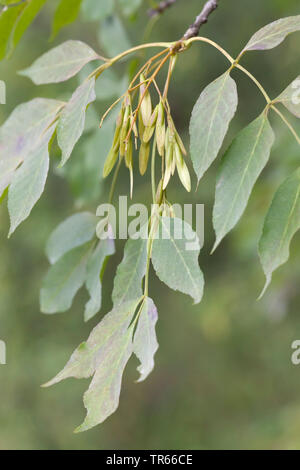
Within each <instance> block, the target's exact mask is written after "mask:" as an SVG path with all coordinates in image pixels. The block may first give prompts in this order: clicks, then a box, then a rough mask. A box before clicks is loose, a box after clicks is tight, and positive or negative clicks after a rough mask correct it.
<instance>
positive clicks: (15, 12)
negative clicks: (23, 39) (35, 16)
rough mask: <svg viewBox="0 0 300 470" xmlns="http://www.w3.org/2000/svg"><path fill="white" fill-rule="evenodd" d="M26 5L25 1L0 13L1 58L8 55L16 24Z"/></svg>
mask: <svg viewBox="0 0 300 470" xmlns="http://www.w3.org/2000/svg"><path fill="white" fill-rule="evenodd" d="M25 7H26V4H25V3H23V4H21V5H18V6H17V7H14V8H8V9H7V10H5V11H2V12H1V13H0V60H2V59H3V58H4V57H5V56H6V53H7V49H8V46H9V41H10V38H11V34H12V32H13V29H14V26H15V24H16V22H17V19H18V18H19V16H20V15H21V13H22V11H23V10H24V8H25Z"/></svg>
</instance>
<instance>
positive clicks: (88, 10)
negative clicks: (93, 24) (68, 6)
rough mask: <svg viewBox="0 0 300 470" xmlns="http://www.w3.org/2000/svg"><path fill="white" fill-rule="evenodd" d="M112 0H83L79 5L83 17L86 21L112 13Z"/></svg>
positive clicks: (100, 18)
mask: <svg viewBox="0 0 300 470" xmlns="http://www.w3.org/2000/svg"><path fill="white" fill-rule="evenodd" d="M114 9H115V3H114V1H113V0H84V2H83V3H82V6H81V10H82V14H83V18H84V19H85V20H86V21H98V20H103V19H104V18H107V17H108V16H110V15H112V14H113V11H114Z"/></svg>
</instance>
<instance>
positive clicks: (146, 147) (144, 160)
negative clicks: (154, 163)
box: [139, 142, 150, 175]
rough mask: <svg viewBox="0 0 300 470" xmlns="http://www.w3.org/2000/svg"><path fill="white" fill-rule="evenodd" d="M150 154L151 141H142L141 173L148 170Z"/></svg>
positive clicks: (140, 155)
mask: <svg viewBox="0 0 300 470" xmlns="http://www.w3.org/2000/svg"><path fill="white" fill-rule="evenodd" d="M149 155H150V143H147V144H145V143H144V142H142V145H141V147H140V153H139V169H140V173H141V175H144V174H145V173H146V170H147V166H148V161H149Z"/></svg>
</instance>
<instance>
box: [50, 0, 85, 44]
mask: <svg viewBox="0 0 300 470" xmlns="http://www.w3.org/2000/svg"><path fill="white" fill-rule="evenodd" d="M81 2H82V0H60V3H59V5H58V7H57V9H56V11H55V15H54V20H53V25H52V34H51V39H54V38H55V36H56V35H57V33H58V32H59V31H60V30H61V29H62V28H63V27H64V26H67V25H68V24H70V23H73V21H75V20H76V18H77V16H78V14H79V11H80V7H81Z"/></svg>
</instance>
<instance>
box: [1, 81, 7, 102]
mask: <svg viewBox="0 0 300 470" xmlns="http://www.w3.org/2000/svg"><path fill="white" fill-rule="evenodd" d="M0 104H6V86H5V83H4V81H3V80H0Z"/></svg>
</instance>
